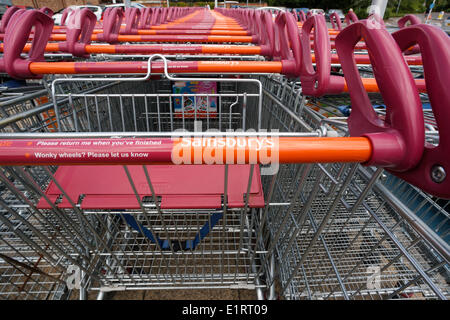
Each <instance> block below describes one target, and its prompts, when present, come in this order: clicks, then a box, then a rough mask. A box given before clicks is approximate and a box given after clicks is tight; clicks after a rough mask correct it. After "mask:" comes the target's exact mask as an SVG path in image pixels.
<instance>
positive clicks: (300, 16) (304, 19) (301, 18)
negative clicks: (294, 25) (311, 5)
mask: <svg viewBox="0 0 450 320" xmlns="http://www.w3.org/2000/svg"><path fill="white" fill-rule="evenodd" d="M298 18H299V20H300V22H305V21H306V14H305V12H303V11H300V12H299V13H298Z"/></svg>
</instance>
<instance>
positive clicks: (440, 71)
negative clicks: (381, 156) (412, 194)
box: [392, 24, 450, 199]
mask: <svg viewBox="0 0 450 320" xmlns="http://www.w3.org/2000/svg"><path fill="white" fill-rule="evenodd" d="M392 36H393V37H394V39H395V40H396V41H397V43H398V45H399V46H400V49H401V50H405V49H406V48H409V47H411V46H413V45H416V44H417V45H418V46H419V47H420V52H421V53H422V61H423V69H424V75H425V79H426V86H427V92H428V97H429V99H430V103H431V107H432V110H433V114H434V117H435V119H436V125H437V127H438V129H439V145H438V146H433V145H430V144H426V145H425V149H424V152H423V156H422V159H421V161H420V162H419V164H418V165H417V166H416V167H415V168H414V169H413V170H411V171H408V172H405V173H397V174H396V175H397V176H399V177H400V178H402V179H404V180H406V181H408V182H410V183H412V184H414V185H416V186H418V187H419V188H421V189H423V190H425V191H427V192H429V193H431V194H433V195H436V196H438V197H443V198H448V199H450V126H449V123H450V108H449V101H450V91H449V90H448V84H449V83H450V73H449V72H448V70H450V40H449V38H448V36H447V35H446V34H445V32H444V31H442V30H441V29H438V28H436V27H434V26H430V25H426V24H417V25H413V26H409V27H408V28H404V29H401V30H399V31H397V32H395V33H393V34H392Z"/></svg>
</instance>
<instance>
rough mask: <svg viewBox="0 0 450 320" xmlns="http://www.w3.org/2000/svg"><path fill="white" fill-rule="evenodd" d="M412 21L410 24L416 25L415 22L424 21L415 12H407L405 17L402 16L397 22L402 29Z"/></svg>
mask: <svg viewBox="0 0 450 320" xmlns="http://www.w3.org/2000/svg"><path fill="white" fill-rule="evenodd" d="M408 22H409V23H410V25H415V24H421V23H422V21H420V19H419V18H418V17H416V16H415V15H413V14H407V15H405V16H404V17H403V18H400V19H399V20H398V22H397V25H398V27H399V28H400V29H403V28H404V27H406V24H407V23H408Z"/></svg>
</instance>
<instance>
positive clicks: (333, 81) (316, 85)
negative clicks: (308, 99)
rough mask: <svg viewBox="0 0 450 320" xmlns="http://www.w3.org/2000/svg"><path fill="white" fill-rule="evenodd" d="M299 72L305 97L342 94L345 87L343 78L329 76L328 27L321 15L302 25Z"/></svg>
mask: <svg viewBox="0 0 450 320" xmlns="http://www.w3.org/2000/svg"><path fill="white" fill-rule="evenodd" d="M312 29H314V55H315V62H316V68H315V69H314V67H313V63H312V55H311V42H310V33H311V30H312ZM300 41H301V50H302V59H301V69H300V70H301V71H300V81H301V83H302V93H303V94H304V95H306V96H315V97H319V96H323V95H324V94H327V93H342V88H344V86H345V80H344V78H343V77H338V76H331V75H330V73H331V44H330V38H329V36H328V27H327V23H326V21H325V17H324V16H323V15H313V16H311V17H309V18H308V19H307V20H306V22H305V23H303V26H302V29H301V33H300Z"/></svg>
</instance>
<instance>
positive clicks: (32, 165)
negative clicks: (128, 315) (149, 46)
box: [0, 15, 449, 299]
mask: <svg viewBox="0 0 450 320" xmlns="http://www.w3.org/2000/svg"><path fill="white" fill-rule="evenodd" d="M30 16H31V15H30ZM283 19H285V20H283ZM310 19H311V18H310ZM314 19H315V18H314V17H312V20H314ZM312 20H310V21H312ZM279 21H281V23H280V25H282V26H283V27H284V25H283V21H284V24H286V21H289V18H280V19H279ZM306 26H307V24H306ZM356 26H357V27H358V28H359V29H358V30H355V28H353V29H352V28H350V29H347V30H345V31H343V35H342V36H341V37H344V36H345V35H346V36H347V37H352V40H354V41H353V42H354V44H353V46H354V45H355V44H356V43H357V40H359V39H360V38H361V36H363V37H364V39H365V40H366V44H367V46H368V47H369V48H371V49H372V50H373V51H374V52H375V51H378V54H374V56H373V57H372V58H373V59H375V60H373V61H371V62H372V64H373V65H374V68H373V72H374V73H375V78H376V79H377V84H380V87H379V88H377V90H379V91H381V95H379V94H378V95H377V94H373V96H371V99H367V100H364V99H365V98H364V97H366V96H365V94H366V93H365V88H369V87H368V86H365V85H364V84H362V82H360V83H358V82H357V81H362V80H360V79H361V77H360V73H359V72H357V69H356V66H355V65H354V61H352V60H350V59H345V57H351V56H352V55H351V54H347V55H346V54H342V52H344V53H345V50H350V49H353V47H348V46H350V44H351V41H347V42H345V41H344V42H343V45H342V47H339V46H338V44H339V41H336V45H337V47H338V51H340V52H338V53H339V54H340V64H341V65H342V68H343V69H344V75H345V80H346V81H347V83H348V85H346V86H347V88H351V90H350V98H351V107H352V113H351V117H350V118H348V119H347V118H346V117H344V116H340V117H324V116H323V113H321V112H319V111H320V110H321V108H322V107H323V105H324V104H325V106H328V107H329V105H330V104H328V105H327V100H326V99H325V98H323V97H322V98H318V100H317V101H316V100H314V99H313V98H311V97H310V96H311V95H313V94H315V92H314V90H313V89H319V88H321V86H323V84H324V82H323V79H322V78H318V77H315V76H314V75H310V76H309V77H308V75H307V74H303V76H301V77H300V83H299V82H296V81H294V80H291V79H290V78H288V77H285V76H282V75H279V74H280V73H283V72H286V70H288V69H289V68H288V67H287V66H288V65H290V66H291V68H290V70H289V72H288V74H289V75H290V76H292V73H293V74H295V76H297V75H298V74H297V73H298V72H299V71H300V69H302V68H301V66H299V65H296V62H298V61H297V60H296V59H298V58H299V54H300V53H299V52H298V50H299V47H300V43H299V42H298V39H297V38H296V37H292V35H291V38H290V39H289V40H290V41H287V40H286V39H285V40H286V41H285V44H286V43H288V42H290V44H289V45H290V46H292V48H291V49H292V53H290V52H289V54H285V58H292V56H294V59H282V61H261V62H252V63H246V64H243V63H240V62H236V61H229V60H221V61H218V62H217V61H212V62H198V63H197V62H196V63H197V64H195V63H186V62H183V61H181V62H180V61H175V62H173V61H168V60H167V58H166V57H164V56H161V55H153V56H151V57H149V58H148V60H144V61H140V62H133V63H128V65H127V64H126V63H125V64H124V63H123V61H120V62H111V61H102V62H101V63H99V61H91V62H86V63H84V62H77V63H76V64H72V62H69V63H66V64H54V63H52V62H42V63H39V62H35V61H31V62H30V63H28V62H29V61H27V64H26V66H25V67H24V66H19V65H20V64H23V62H19V63H18V64H17V67H14V68H11V66H8V70H9V71H12V72H13V73H15V74H16V75H17V74H18V73H17V72H19V73H23V74H24V75H25V77H27V76H29V72H31V73H33V72H36V73H57V74H58V73H65V72H61V71H60V70H61V69H58V68H60V67H64V68H63V70H66V71H67V73H74V75H71V76H69V75H66V76H56V77H55V78H50V77H49V78H46V79H45V83H47V81H48V88H49V90H48V91H47V92H49V97H50V98H51V99H49V101H48V102H45V99H44V100H42V99H41V100H40V101H42V103H40V104H39V105H38V106H37V107H36V106H34V107H29V106H31V105H32V104H30V101H31V100H33V99H35V98H36V97H37V96H39V95H40V94H41V93H35V94H33V95H31V94H30V95H26V96H24V97H22V98H21V99H17V100H15V101H12V102H10V106H12V108H10V110H17V111H16V112H12V111H11V112H10V113H9V114H8V116H7V117H4V118H2V119H1V121H0V129H1V140H0V146H1V147H0V148H2V150H3V152H2V153H1V154H0V161H1V163H2V165H3V166H2V167H1V174H0V180H1V187H2V191H1V201H0V205H1V210H2V211H1V213H2V214H1V215H0V219H1V221H0V223H1V241H2V243H1V246H2V247H1V249H2V251H1V254H2V256H1V259H2V260H1V261H2V265H1V268H2V269H1V270H2V274H1V276H2V278H1V283H0V285H1V288H0V289H1V290H0V292H1V296H2V298H7V299H14V298H30V299H33V298H34V299H46V298H54V299H61V298H67V297H73V295H72V293H73V291H74V290H75V292H78V291H79V293H80V297H81V298H85V297H86V294H87V293H100V296H102V294H103V293H105V292H108V291H121V290H147V289H175V288H179V289H195V288H196V289H205V288H231V289H233V288H234V289H256V290H257V294H258V298H275V297H277V295H279V296H281V297H283V298H287V299H301V298H309V299H325V298H339V299H347V298H353V299H360V298H361V299H365V298H373V299H377V298H394V297H400V298H440V299H445V298H447V297H448V295H449V292H448V274H447V272H448V252H449V250H448V245H447V244H446V242H445V237H441V236H439V235H436V232H434V230H432V229H431V227H430V226H428V225H426V223H424V222H421V220H419V219H418V218H417V215H416V214H415V213H414V210H415V209H412V208H411V207H408V202H407V201H405V200H403V199H400V198H399V197H398V196H397V195H395V194H394V191H395V190H396V189H398V187H389V184H388V182H386V180H384V179H385V178H384V175H386V176H387V174H388V173H385V172H384V171H383V169H382V168H383V167H386V168H387V170H389V172H390V173H389V174H392V175H396V176H398V177H400V178H402V179H404V180H405V181H408V182H410V183H411V184H408V186H409V187H410V188H415V189H414V190H415V192H418V193H420V197H422V199H423V200H421V201H422V203H423V205H422V207H424V206H425V205H426V207H430V206H431V207H433V208H434V209H435V210H439V212H441V213H443V214H444V215H445V210H447V209H448V208H447V207H446V205H445V202H443V201H445V200H441V199H436V198H431V196H430V195H429V194H434V195H438V196H439V197H443V198H448V197H449V194H448V188H447V189H446V188H445V186H446V185H448V179H447V180H446V175H445V172H446V171H445V169H446V168H448V167H447V166H448V157H447V158H445V157H441V158H440V159H439V161H438V163H437V165H436V162H435V161H430V162H427V161H425V160H427V159H426V158H424V157H425V156H424V154H425V152H427V153H430V152H431V153H433V149H432V148H430V146H426V148H428V149H426V150H427V151H424V149H425V146H424V145H423V142H422V144H420V142H421V140H420V137H421V135H422V138H423V139H425V133H426V132H425V127H424V122H425V121H424V120H423V111H422V108H421V106H422V101H421V100H420V98H419V93H418V85H417V84H419V86H420V85H422V88H421V89H420V88H419V90H420V91H424V88H423V83H424V80H423V79H421V81H422V82H420V81H414V79H412V76H411V75H410V72H409V69H408V66H407V64H406V62H405V61H404V60H403V59H402V56H401V52H400V49H394V48H396V47H394V46H393V45H394V44H395V42H394V40H393V39H392V38H389V37H388V35H387V32H385V31H384V30H372V29H370V28H367V31H366V32H367V33H365V34H363V35H361V34H358V32H361V30H366V29H365V28H364V27H365V26H366V25H365V24H364V23H363V22H360V23H358V24H356ZM420 28H425V30H426V27H423V26H422V27H418V30H416V32H418V31H420V30H422V29H420ZM315 29H318V27H316V28H315ZM355 34H356V36H355ZM278 36H280V34H279V35H278ZM379 36H382V37H383V38H387V39H388V40H389V39H390V40H389V41H390V42H386V41H376V40H379V39H377V37H379ZM358 37H359V38H358ZM353 38H354V39H353ZM436 39H437V42H436V43H440V42H439V41H440V40H439V39H441V38H440V35H436ZM25 40H26V39H25ZM25 42H26V41H25ZM25 42H23V43H22V44H23V45H25ZM398 42H401V41H400V40H399V41H398ZM345 44H346V45H347V46H345ZM413 44H414V43H413ZM413 44H410V43H406V44H404V45H405V46H407V47H410V46H411V45H413ZM446 44H447V43H446V42H444V45H446ZM297 45H298V47H295V46H297ZM374 45H376V46H377V47H376V49H377V50H375V49H374V47H373V46H374ZM395 45H396V46H397V44H395ZM419 45H421V48H422V49H423V50H424V51H426V49H427V44H426V43H423V42H422V40H421V41H420V42H419ZM402 46H403V45H402ZM305 47H306V46H303V48H305ZM19 49H21V48H19ZM444 49H445V48H444ZM383 50H392V51H393V53H392V54H391V55H384V54H380V53H379V51H381V53H383ZM436 50H437V49H436ZM439 50H440V51H434V52H441V53H442V52H445V50H442V48H439ZM20 52H21V50H19V54H20ZM303 52H304V53H305V56H304V57H306V52H308V54H309V55H311V54H310V48H309V46H308V48H307V50H306V51H305V50H304V51H303ZM16 53H17V52H16ZM5 55H7V56H9V58H11V57H12V58H14V59H13V60H11V61H12V62H13V63H15V62H16V60H17V59H16V58H17V57H15V56H14V55H11V51H7V52H6V51H5ZM427 57H428V58H427V59H425V57H423V60H424V61H423V63H424V69H425V73H424V75H425V76H426V79H427V80H428V84H429V83H431V82H433V83H434V81H433V80H429V79H433V77H429V70H431V75H432V73H433V71H432V70H435V68H433V65H431V68H429V67H428V65H425V63H426V61H433V59H430V58H429V56H427ZM432 57H433V58H434V56H432ZM9 58H8V59H9ZM438 60H439V59H438ZM292 61H294V63H292ZM402 61H403V63H402ZM317 62H318V61H316V66H317ZM440 62H441V63H440V64H439V66H443V65H445V63H448V61H447V62H445V61H444V62H442V61H440ZM36 63H37V64H36ZM252 64H253V67H254V69H252V68H251V67H252ZM185 65H187V66H189V68H184V69H183V68H180V66H185ZM244 65H245V68H242V66H244ZM303 65H304V64H302V66H303ZM381 65H390V66H392V65H395V67H396V68H395V69H393V70H396V73H394V74H392V75H390V77H386V74H385V73H384V74H383V72H385V70H384V69H380V68H379V67H380V66H381ZM199 66H201V67H203V68H205V66H209V68H206V69H201V68H199ZM219 66H220V67H219ZM238 66H239V67H240V68H239V67H238ZM255 66H256V67H255ZM322 66H323V64H322ZM353 66H355V67H354V69H352V68H351V67H353ZM89 67H90V68H91V69H89ZM97 67H98V68H97ZM194 67H195V68H194ZM377 67H378V68H377ZM115 68H116V69H115ZM119 68H120V69H119ZM233 68H234V69H233ZM267 68H268V69H267ZM180 69H181V70H180ZM118 70H120V71H122V72H123V73H131V74H132V75H130V76H123V75H121V76H118V75H109V76H108V75H101V76H99V75H98V73H117V71H118ZM268 70H269V71H268ZM69 71H71V72H69ZM208 71H209V73H214V74H208ZM227 71H228V73H225V72H227ZM303 71H304V70H303V69H302V72H303ZM325 71H327V73H328V75H329V71H328V70H325ZM238 72H239V73H240V74H239V75H236V74H235V73H238ZM258 72H265V73H264V74H258ZM266 72H271V73H276V74H277V75H273V74H266ZM77 73H85V74H88V75H86V76H80V75H79V74H77ZM134 73H144V74H145V73H146V75H145V76H137V75H134ZM172 73H188V74H189V75H188V76H180V75H176V76H174V75H173V74H172ZM195 73H201V74H200V75H199V74H195ZM230 73H233V74H232V75H230ZM355 73H357V74H356V75H355ZM364 73H365V71H364V72H361V74H364ZM92 74H97V75H92ZM377 76H378V78H377ZM383 76H384V77H383ZM438 76H439V77H443V75H442V74H439V75H438ZM439 77H438V78H439ZM439 79H440V80H442V79H441V78H439ZM307 80H308V81H307ZM340 80H342V79H340ZM380 80H383V81H380ZM371 81H372V80H371ZM430 81H431V82H430ZM372 82H373V81H372ZM384 82H385V83H387V85H386V84H383V83H384ZM328 83H329V82H328ZM440 83H441V84H442V83H445V81H441V82H440ZM341 85H342V86H341ZM389 85H391V86H399V87H400V88H401V89H402V90H403V92H405V93H408V95H405V96H399V95H398V94H396V93H395V94H392V92H393V91H392V88H390V86H389ZM336 87H337V88H336ZM336 87H335V88H334V90H338V91H337V92H335V93H341V92H344V91H345V90H344V89H343V88H345V86H343V83H339V86H336ZM436 87H437V88H438V91H437V94H436V91H434V90H435V89H434V88H436ZM436 87H433V86H431V85H430V86H427V88H426V89H427V90H425V91H429V90H430V89H431V91H429V92H428V94H429V97H430V103H431V105H432V107H433V112H432V113H430V114H427V119H428V120H429V122H428V124H429V125H431V126H432V127H434V128H435V129H436V130H437V129H439V131H438V132H439V133H440V134H441V136H440V137H439V140H436V137H437V135H436V133H429V132H427V139H428V140H429V142H431V143H433V142H434V144H435V145H437V141H439V146H440V149H439V148H437V149H435V150H434V152H440V150H443V148H445V146H446V144H445V142H446V140H445V139H446V138H445V137H446V136H445V134H444V133H445V130H446V127H445V126H444V127H443V126H442V122H441V121H442V119H444V121H445V119H448V115H447V116H446V114H445V108H442V103H441V104H440V103H439V100H436V99H435V97H439V96H440V95H445V91H443V90H442V86H440V87H439V85H437V86H436ZM371 88H373V86H371ZM439 88H440V89H439ZM358 89H360V90H358ZM307 90H310V91H309V92H311V90H312V93H308V91H307ZM439 90H440V91H439ZM323 92H326V90H325V91H322V92H321V93H320V94H319V93H318V94H317V95H318V96H320V95H321V94H323ZM329 99H330V100H331V101H334V102H337V101H339V97H336V96H333V97H332V98H329ZM344 99H347V100H348V97H345V98H344ZM424 99H425V98H424ZM378 100H380V101H381V100H383V102H384V103H385V104H386V106H385V109H384V111H383V110H378V111H379V118H378V120H379V121H384V122H378V123H377V122H376V121H375V120H376V119H377V118H359V119H357V120H359V121H354V120H352V119H354V118H355V117H358V115H359V116H360V117H361V116H363V115H366V114H369V115H370V114H372V113H370V111H371V110H370V109H369V110H367V109H368V105H370V108H372V104H373V103H375V102H376V103H378V102H377V101H378ZM367 102H368V104H367ZM379 103H381V102H379ZM14 106H18V107H17V108H14ZM21 106H23V108H20V107H21ZM393 106H395V107H396V108H397V107H398V109H394V108H393ZM335 107H336V106H335ZM364 108H366V109H364ZM329 109H330V108H328V109H327V110H329ZM317 110H319V111H317ZM397 110H398V112H397ZM443 110H444V111H443ZM443 112H444V113H443ZM352 117H353V118H352ZM374 119H375V120H374ZM397 119H399V120H397ZM371 121H372V122H375V125H376V124H378V125H379V124H380V123H381V124H382V125H379V126H378V127H376V126H375V125H374V126H373V127H371V128H367V125H368V124H371ZM355 123H356V127H355ZM359 124H360V125H361V126H360V127H358V125H359ZM433 124H434V126H433ZM374 127H375V128H374ZM265 130H266V131H265ZM428 131H430V130H428ZM349 133H350V135H351V137H349V136H348V135H349ZM433 139H434V140H433ZM405 151H407V152H405ZM423 159H425V160H423ZM421 161H424V163H425V164H428V163H431V164H432V170H431V171H427V170H424V171H420V172H416V173H415V174H414V175H413V177H411V176H408V174H410V173H411V171H412V170H413V169H414V168H416V167H417V166H418V164H419V163H420V162H421ZM441 161H442V162H441ZM359 163H364V164H365V165H364V166H362V165H360V164H359ZM372 165H373V166H372ZM375 167H379V168H378V169H376V168H375ZM416 176H417V177H422V178H423V181H417V180H414V178H415V177H416ZM426 179H433V180H431V181H432V182H431V183H429V182H428V180H426ZM413 185H415V186H418V188H417V187H413ZM420 189H423V190H424V192H422V191H420ZM444 219H447V218H446V217H445V216H444ZM444 232H445V231H444ZM444 235H445V234H444ZM443 239H444V240H443Z"/></svg>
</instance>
